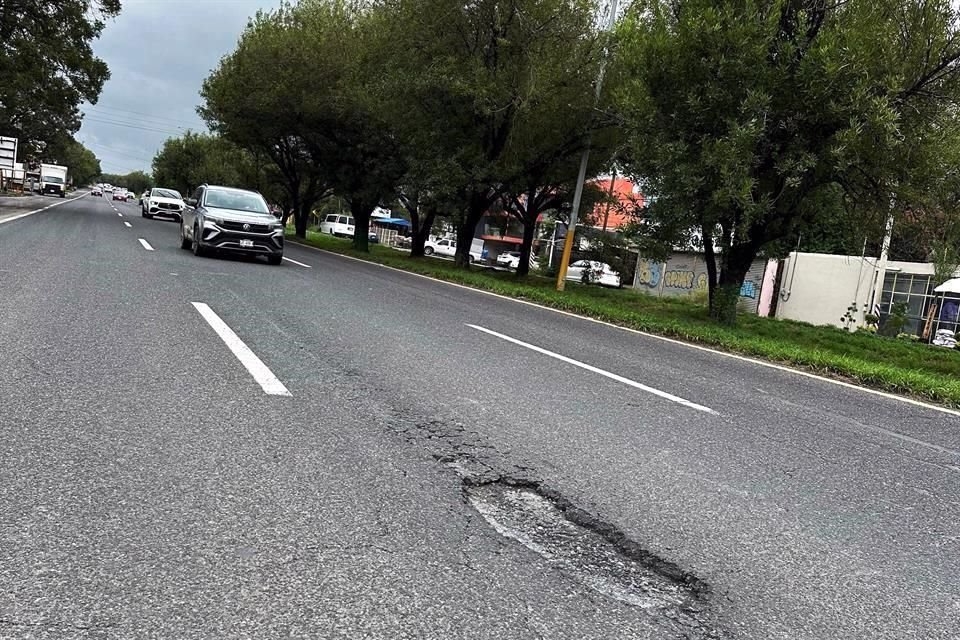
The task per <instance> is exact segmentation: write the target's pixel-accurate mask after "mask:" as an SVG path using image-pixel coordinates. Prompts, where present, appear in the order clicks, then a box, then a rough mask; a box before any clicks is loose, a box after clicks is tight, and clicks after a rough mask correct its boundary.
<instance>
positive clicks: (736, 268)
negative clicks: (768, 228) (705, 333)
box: [710, 244, 757, 326]
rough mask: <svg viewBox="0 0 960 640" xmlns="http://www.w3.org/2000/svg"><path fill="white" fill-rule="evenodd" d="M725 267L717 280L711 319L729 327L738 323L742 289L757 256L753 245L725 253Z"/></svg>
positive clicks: (742, 246)
mask: <svg viewBox="0 0 960 640" xmlns="http://www.w3.org/2000/svg"><path fill="white" fill-rule="evenodd" d="M724 253H725V254H726V255H725V256H724V258H723V266H722V268H721V269H720V276H719V278H718V279H717V286H716V292H715V293H714V295H713V296H712V300H711V301H710V317H711V318H713V319H714V320H716V321H717V322H719V323H721V324H725V325H729V326H733V325H735V324H736V323H737V301H738V300H739V298H740V288H741V287H743V281H744V279H745V278H746V276H747V271H749V270H750V264H751V263H752V262H753V259H754V258H755V257H756V256H757V250H756V248H754V246H753V245H752V244H738V245H734V246H732V247H729V248H727V249H726V250H725V252H724Z"/></svg>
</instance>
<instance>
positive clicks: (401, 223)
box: [370, 218, 410, 227]
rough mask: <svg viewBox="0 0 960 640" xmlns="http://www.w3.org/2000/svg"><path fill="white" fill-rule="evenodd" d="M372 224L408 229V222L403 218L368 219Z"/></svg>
mask: <svg viewBox="0 0 960 640" xmlns="http://www.w3.org/2000/svg"><path fill="white" fill-rule="evenodd" d="M370 222H371V223H373V224H395V225H398V226H401V227H409V226H410V221H409V220H404V219H403V218H370Z"/></svg>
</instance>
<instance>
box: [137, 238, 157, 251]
mask: <svg viewBox="0 0 960 640" xmlns="http://www.w3.org/2000/svg"><path fill="white" fill-rule="evenodd" d="M137 240H139V241H140V244H142V245H143V248H144V249H146V250H147V251H153V247H151V246H150V243H149V242H147V241H146V240H144V239H143V238H137Z"/></svg>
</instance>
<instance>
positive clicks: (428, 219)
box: [410, 209, 437, 258]
mask: <svg viewBox="0 0 960 640" xmlns="http://www.w3.org/2000/svg"><path fill="white" fill-rule="evenodd" d="M436 215H437V214H436V212H435V211H434V210H433V209H427V210H426V212H424V214H423V216H422V217H421V216H420V215H419V212H418V213H417V214H414V213H413V212H411V213H410V218H411V222H412V223H413V235H412V236H411V238H410V240H411V243H410V256H411V257H413V258H422V257H423V245H424V244H426V242H427V238H429V237H430V230H431V229H432V228H433V220H434V218H435V217H436ZM414 216H416V219H414Z"/></svg>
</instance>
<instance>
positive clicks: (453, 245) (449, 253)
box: [423, 238, 482, 262]
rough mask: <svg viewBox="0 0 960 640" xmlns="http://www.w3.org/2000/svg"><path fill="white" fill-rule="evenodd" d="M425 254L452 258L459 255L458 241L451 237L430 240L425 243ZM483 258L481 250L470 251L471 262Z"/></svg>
mask: <svg viewBox="0 0 960 640" xmlns="http://www.w3.org/2000/svg"><path fill="white" fill-rule="evenodd" d="M423 254H424V255H426V256H432V255H434V254H436V255H438V256H446V257H448V258H452V257H454V256H455V255H457V241H456V240H453V239H451V238H444V239H443V240H428V241H427V242H425V243H424V244H423ZM481 259H482V256H481V255H480V253H479V252H477V251H471V252H470V262H480V260H481Z"/></svg>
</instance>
